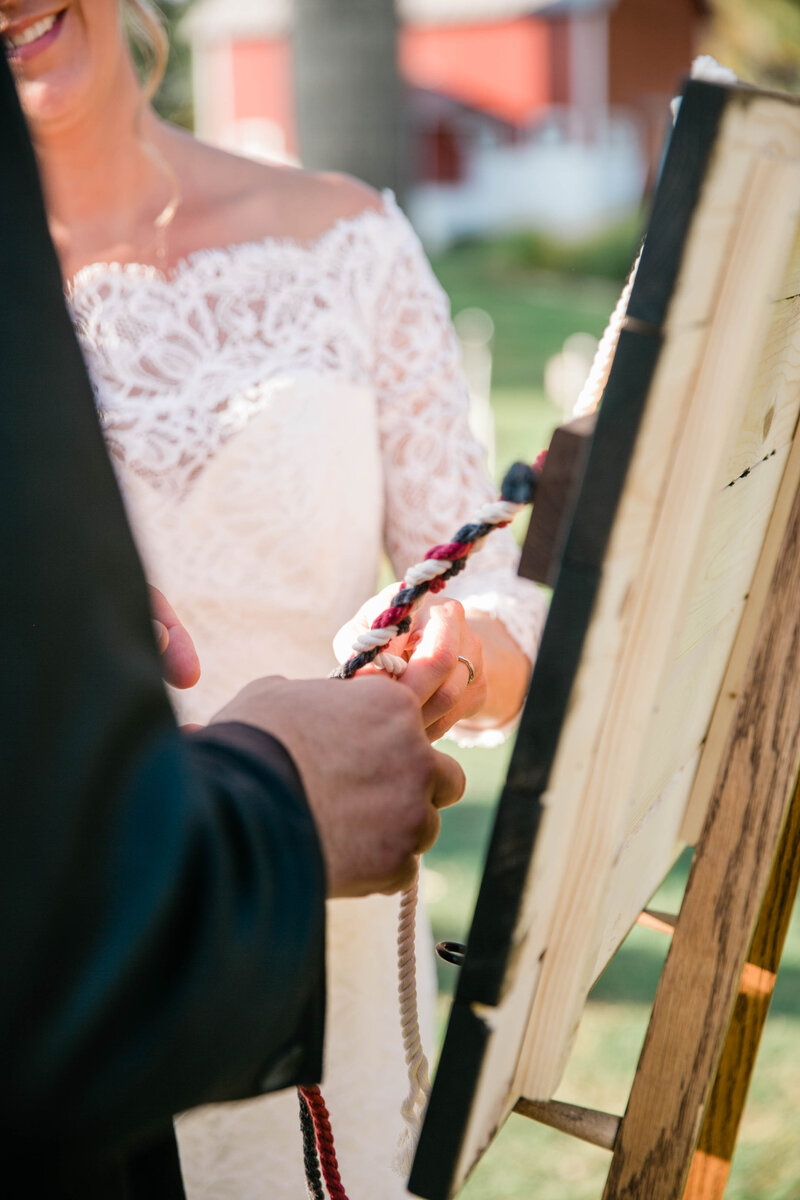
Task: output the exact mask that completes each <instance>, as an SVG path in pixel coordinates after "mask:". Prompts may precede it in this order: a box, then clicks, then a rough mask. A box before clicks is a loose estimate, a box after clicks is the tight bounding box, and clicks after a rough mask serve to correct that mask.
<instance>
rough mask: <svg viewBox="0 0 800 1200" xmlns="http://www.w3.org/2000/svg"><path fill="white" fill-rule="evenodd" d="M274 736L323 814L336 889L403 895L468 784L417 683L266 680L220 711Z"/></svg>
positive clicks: (319, 818) (331, 890) (331, 889)
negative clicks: (433, 730)
mask: <svg viewBox="0 0 800 1200" xmlns="http://www.w3.org/2000/svg"><path fill="white" fill-rule="evenodd" d="M214 721H215V722H216V721H242V722H244V723H245V724H248V725H255V726H257V727H259V728H261V729H264V730H266V732H267V733H271V734H272V735H273V736H274V737H276V738H277V739H278V741H280V742H282V743H283V745H284V746H285V747H286V749H287V750H288V752H289V754H290V755H291V756H292V758H293V759H294V762H295V765H296V766H297V769H298V771H299V772H300V776H301V778H302V780H303V785H304V787H305V790H306V795H307V797H308V803H309V805H310V807H311V811H312V812H313V814H314V819H315V821H316V825H317V832H318V834H319V838H320V842H321V845H322V852H323V855H324V858H325V865H326V873H327V882H328V895H329V896H365V895H368V894H369V893H371V892H395V891H399V890H400V889H401V888H403V887H404V886H406V885H407V884H408V883H410V882H411V880H412V879H413V877H414V872H415V870H416V857H417V855H419V854H421V853H422V852H423V851H424V850H427V849H428V848H429V847H430V846H431V845H433V843H434V841H435V840H436V838H437V836H438V833H439V826H440V819H439V811H438V810H439V809H440V808H444V807H445V806H446V805H448V804H454V803H455V802H456V800H458V799H459V798H460V797H461V795H462V793H463V791H464V774H463V772H462V770H461V768H460V766H459V765H458V763H457V762H455V760H454V759H452V758H449V757H448V756H447V755H445V754H441V753H440V752H438V751H436V750H433V749H432V748H431V746H430V743H429V742H428V739H427V737H426V735H425V727H424V725H423V721H422V717H421V715H420V709H419V704H418V702H417V701H416V699H415V698H414V697H413V696H412V695H411V693H410V691H409V689H408V688H403V687H400V686H399V685H398V684H396V683H393V682H391V681H390V680H388V679H382V678H378V677H376V676H371V677H367V678H363V679H351V680H348V681H347V682H346V683H345V682H342V681H341V680H335V679H322V680H291V681H290V680H286V679H279V678H271V679H260V680H257V681H256V682H255V683H251V684H249V685H248V686H247V687H246V688H244V689H243V690H242V691H241V692H240V693H239V695H238V696H236V697H235V699H234V700H233V701H232V702H231V703H230V704H228V705H226V707H225V708H224V709H223V710H222V711H221V712H220V713H218V714H217V715H216V717H214Z"/></svg>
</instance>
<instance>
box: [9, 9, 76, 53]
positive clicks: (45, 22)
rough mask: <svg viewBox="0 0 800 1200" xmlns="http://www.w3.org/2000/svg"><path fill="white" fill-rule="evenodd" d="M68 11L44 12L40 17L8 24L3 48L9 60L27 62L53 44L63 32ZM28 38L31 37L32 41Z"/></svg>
mask: <svg viewBox="0 0 800 1200" xmlns="http://www.w3.org/2000/svg"><path fill="white" fill-rule="evenodd" d="M66 11H67V10H66V9H65V8H62V9H61V10H60V11H58V12H55V13H43V14H42V15H41V16H39V17H32V18H31V19H30V20H27V21H18V22H17V23H16V24H14V25H8V26H6V28H5V29H4V30H3V48H4V49H5V52H6V57H7V58H8V59H9V61H10V62H26V61H27V60H28V59H30V58H34V57H35V56H36V55H37V54H41V53H42V51H43V50H46V49H47V47H48V46H51V45H52V44H53V42H54V41H55V40H56V38H57V37H58V35H59V34H60V33H61V26H62V25H63V23H64V17H65V15H66ZM40 30H41V32H40ZM26 38H30V41H28V40H26ZM15 42H16V43H17V44H16V45H15V44H14V43H15ZM20 42H22V44H21V45H20Z"/></svg>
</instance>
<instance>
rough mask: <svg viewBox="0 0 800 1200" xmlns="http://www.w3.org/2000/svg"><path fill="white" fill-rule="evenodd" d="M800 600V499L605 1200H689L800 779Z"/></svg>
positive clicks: (713, 799) (665, 971)
mask: <svg viewBox="0 0 800 1200" xmlns="http://www.w3.org/2000/svg"><path fill="white" fill-rule="evenodd" d="M798 594H800V492H798V493H797V494H795V496H794V498H793V503H792V508H791V515H790V517H789V521H788V524H787V526H786V528H785V533H784V536H783V538H782V541H781V548H780V552H779V556H778V561H777V565H776V567H775V571H774V573H773V576H772V582H771V585H770V588H769V593H768V595H767V599H766V603H765V605H764V608H763V611H762V614H761V619H760V622H759V627H758V633H757V636H756V640H755V643H754V646H753V650H752V653H751V655H750V658H749V661H748V665H747V670H746V674H745V678H744V681H743V687H742V690H741V693H740V695H739V699H738V703H737V708H736V713H735V716H734V719H733V723H732V727H731V732H730V736H729V739H728V743H727V746H726V749H725V753H724V755H723V759H722V765H721V768H720V771H719V775H718V778H717V782H716V785H715V788H714V792H713V794H712V797H711V802H710V805H709V809H708V815H707V818H706V822H705V826H704V828H703V833H702V835H701V838H700V841H699V843H698V847H697V851H696V853H695V857H694V862H693V864H692V870H691V873H690V876H689V882H688V884H687V887H686V894H685V896H684V900H683V905H682V907H681V911H680V914H679V917H678V921H677V924H676V927H675V932H674V935H673V938H672V942H671V944H670V950H669V954H668V956H667V961H666V963H665V965H664V969H663V971H662V974H661V980H660V982H659V986H658V991H657V993H656V999H655V1004H654V1006H653V1013H652V1016H651V1020H650V1026H649V1029H648V1031H647V1037H646V1038H645V1043H644V1047H643V1049H642V1054H641V1057H640V1059H639V1066H638V1069H637V1072H636V1077H635V1079H634V1083H633V1087H632V1089H631V1095H630V1099H629V1102H628V1109H627V1112H626V1114H625V1117H624V1119H623V1121H622V1125H621V1128H620V1132H619V1136H618V1138H617V1140H616V1143H615V1147H614V1153H613V1158H612V1162H611V1169H610V1171H609V1175H608V1179H607V1182H606V1188H605V1191H604V1193H603V1197H604V1200H641V1198H642V1197H644V1196H646V1197H647V1200H681V1197H682V1195H683V1191H684V1186H685V1184H686V1180H687V1176H688V1172H689V1166H690V1161H691V1158H692V1155H693V1153H694V1151H695V1147H696V1145H697V1140H698V1137H699V1134H700V1125H701V1121H702V1119H703V1115H704V1112H705V1109H706V1103H707V1100H708V1097H709V1094H710V1089H711V1086H712V1082H713V1079H714V1075H715V1072H716V1069H717V1065H718V1063H719V1061H720V1057H721V1054H722V1049H723V1045H724V1043H725V1038H726V1034H727V1030H728V1026H729V1023H730V1019H731V1014H732V1011H733V1008H734V1003H735V1001H736V998H737V994H738V991H739V983H740V980H741V979H742V973H743V969H744V966H745V962H746V959H747V954H748V949H749V947H750V944H751V942H752V940H753V933H754V931H755V927H756V922H757V919H758V915H759V910H760V908H761V904H762V900H763V899H764V897H765V895H766V892H767V885H768V881H769V878H770V873H771V868H772V863H773V860H774V858H775V854H776V852H777V849H778V846H779V843H780V838H781V833H782V830H783V827H784V824H785V820H786V816H787V813H788V810H789V805H790V801H791V797H792V792H793V789H794V785H795V782H796V779H797V767H798V762H800V636H798V626H797V596H798ZM755 969H756V970H758V968H757V967H756V968H755ZM723 1086H724V1085H723Z"/></svg>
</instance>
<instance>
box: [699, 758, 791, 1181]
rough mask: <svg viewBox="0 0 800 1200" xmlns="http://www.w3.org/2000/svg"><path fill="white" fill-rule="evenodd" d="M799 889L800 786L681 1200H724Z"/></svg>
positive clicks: (764, 902) (775, 863)
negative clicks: (759, 1047) (748, 1092)
mask: <svg viewBox="0 0 800 1200" xmlns="http://www.w3.org/2000/svg"><path fill="white" fill-rule="evenodd" d="M798 883H800V781H798V783H797V784H796V785H795V790H794V795H793V796H792V803H791V807H790V809H789V816H788V818H787V821H786V825H785V827H784V830H783V834H782V835H781V840H780V843H779V845H778V853H777V854H776V856H775V862H774V863H773V866H772V873H771V875H770V878H769V884H768V885H767V890H766V893H765V895H764V900H763V902H762V905H761V912H760V913H759V917H758V924H757V925H756V931H755V934H754V935H753V944H752V946H751V947H750V953H749V955H748V958H747V963H746V964H745V968H744V971H743V972H742V979H741V982H740V984H739V995H738V996H737V998H736V1005H735V1007H734V1010H733V1017H732V1019H731V1023H730V1025H729V1027H728V1033H727V1036H726V1038H725V1045H724V1047H723V1049H722V1057H721V1059H720V1061H719V1066H718V1067H717V1074H716V1077H715V1079H714V1085H713V1087H712V1089H711V1095H710V1097H709V1100H708V1104H707V1105H706V1111H705V1116H704V1118H703V1127H702V1129H701V1130H700V1140H699V1142H698V1143H697V1149H696V1151H695V1153H694V1156H693V1158H692V1165H691V1167H690V1168H689V1179H688V1181H687V1184H686V1190H685V1192H684V1200H722V1196H723V1193H724V1191H725V1186H726V1184H727V1182H728V1175H729V1173H730V1166H731V1159H732V1158H733V1151H734V1147H735V1145H736V1137H737V1134H738V1131H739V1124H740V1121H741V1119H742V1113H743V1111H744V1105H745V1100H746V1098H747V1091H748V1088H749V1086H750V1080H751V1078H752V1075H753V1070H754V1068H755V1063H756V1055H757V1053H758V1046H759V1043H760V1041H761V1034H762V1032H763V1029H764V1023H765V1021H766V1019H767V1012H768V1011H769V1006H770V1002H771V1000H772V993H773V990H774V987H775V979H776V976H777V974H778V967H779V966H780V961H781V955H782V954H783V946H784V942H785V941H786V934H787V932H788V929H789V922H790V920H791V917H792V910H793V908H794V902H795V898H796V896H797V888H798Z"/></svg>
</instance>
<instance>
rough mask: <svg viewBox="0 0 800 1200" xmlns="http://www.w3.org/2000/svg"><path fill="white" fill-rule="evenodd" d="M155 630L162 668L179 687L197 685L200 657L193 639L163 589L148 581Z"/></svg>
mask: <svg viewBox="0 0 800 1200" xmlns="http://www.w3.org/2000/svg"><path fill="white" fill-rule="evenodd" d="M148 590H149V593H150V612H151V614H152V617H153V632H154V634H155V639H156V645H157V646H158V650H159V653H160V654H161V672H162V674H163V676H164V679H165V680H166V682H167V683H170V684H172V686H173V687H176V688H190V687H194V685H195V684H196V683H197V681H198V679H199V678H200V660H199V659H198V657H197V651H196V650H195V648H194V645H193V643H192V639H191V638H190V637H189V634H188V633H187V632H186V630H185V629H184V627H183V625H181V623H180V621H179V620H178V617H177V616H176V614H175V610H174V609H173V607H172V605H171V604H170V603H169V602H168V601H167V599H166V597H165V596H164V594H163V592H160V591H159V590H158V588H155V587H153V586H152V584H150V585H149V588H148Z"/></svg>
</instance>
